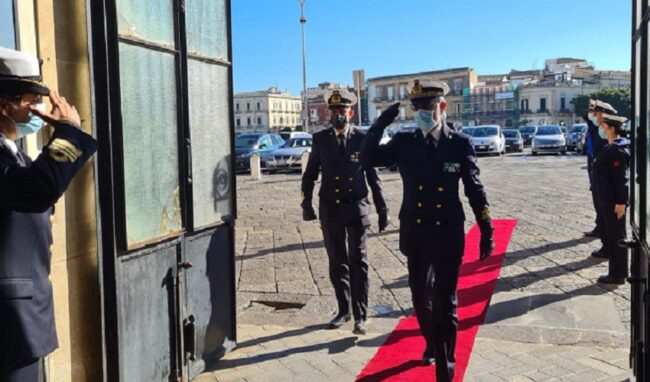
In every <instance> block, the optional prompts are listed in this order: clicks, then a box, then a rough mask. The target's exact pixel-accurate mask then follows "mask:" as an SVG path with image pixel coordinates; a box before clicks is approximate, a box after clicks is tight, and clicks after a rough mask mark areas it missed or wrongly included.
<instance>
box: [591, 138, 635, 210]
mask: <svg viewBox="0 0 650 382" xmlns="http://www.w3.org/2000/svg"><path fill="white" fill-rule="evenodd" d="M593 168H594V170H593V171H594V182H595V187H596V190H597V195H598V204H599V205H601V206H608V207H609V206H612V211H613V210H614V209H613V206H614V204H625V205H627V203H628V201H629V193H630V170H629V168H630V142H629V141H628V140H627V139H625V138H620V139H617V140H616V141H614V142H612V143H610V144H608V145H607V146H605V147H604V148H603V149H602V150H601V151H600V152H599V153H598V156H597V157H596V158H594V164H593Z"/></svg>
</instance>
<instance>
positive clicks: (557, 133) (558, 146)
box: [532, 125, 566, 155]
mask: <svg viewBox="0 0 650 382" xmlns="http://www.w3.org/2000/svg"><path fill="white" fill-rule="evenodd" d="M532 153H533V155H537V154H538V153H556V154H557V153H560V154H562V155H566V139H565V138H564V134H562V129H560V126H556V125H544V126H539V127H538V128H537V132H536V133H535V135H534V136H533V143H532Z"/></svg>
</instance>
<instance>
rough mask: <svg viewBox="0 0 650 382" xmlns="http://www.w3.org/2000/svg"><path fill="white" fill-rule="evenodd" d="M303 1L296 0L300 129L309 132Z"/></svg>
mask: <svg viewBox="0 0 650 382" xmlns="http://www.w3.org/2000/svg"><path fill="white" fill-rule="evenodd" d="M305 1H307V0H298V2H299V3H300V28H301V33H302V129H303V131H306V132H309V108H308V107H307V64H306V61H305V23H306V22H307V19H306V18H305Z"/></svg>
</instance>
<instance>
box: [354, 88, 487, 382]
mask: <svg viewBox="0 0 650 382" xmlns="http://www.w3.org/2000/svg"><path fill="white" fill-rule="evenodd" d="M448 92H449V87H448V86H447V84H446V83H444V82H442V81H418V80H415V81H414V82H413V83H412V84H411V85H410V92H409V98H410V100H411V104H412V107H413V110H414V118H415V120H416V122H417V125H418V128H415V129H409V130H403V131H401V132H399V133H397V134H395V136H394V137H393V139H392V140H391V141H390V142H389V143H387V144H386V145H382V146H380V145H379V140H380V139H381V136H382V132H383V130H384V129H385V128H386V126H388V125H389V124H390V123H391V122H392V121H393V120H394V119H395V117H396V116H397V114H398V113H399V103H396V104H394V105H392V106H390V107H389V108H388V109H386V110H385V111H384V112H383V113H382V114H381V115H380V116H379V118H378V119H377V121H376V122H375V123H374V124H373V126H372V127H371V128H370V130H369V132H368V134H367V135H366V140H365V142H364V145H363V148H362V150H361V158H362V162H363V164H364V166H368V167H370V166H390V165H393V164H397V165H398V167H399V171H400V175H401V177H402V183H403V199H402V207H401V209H400V212H399V219H400V238H399V244H400V251H402V253H404V254H405V255H406V256H407V258H408V272H409V286H410V288H411V294H412V298H413V307H414V308H415V312H416V314H417V319H418V323H419V324H420V330H421V332H422V335H423V336H424V339H425V341H426V348H425V350H424V353H423V356H422V362H423V364H425V365H430V364H432V363H433V362H434V361H435V363H436V378H437V380H438V381H451V380H452V379H453V377H454V367H455V356H454V351H455V345H456V333H457V331H458V316H457V314H456V308H457V306H458V302H457V297H456V287H457V284H458V272H459V269H460V265H461V261H462V256H463V253H464V248H465V232H464V220H465V213H464V212H463V207H462V204H461V201H460V199H459V195H458V192H459V190H458V184H459V181H460V180H462V181H463V185H464V188H465V195H466V196H467V197H468V198H469V202H470V205H471V207H472V210H473V212H474V215H475V217H476V221H477V223H478V226H479V228H480V230H481V240H480V259H481V260H485V259H486V258H487V257H488V256H490V254H491V253H492V250H493V248H494V244H493V237H492V234H493V228H492V221H491V218H490V210H489V207H488V202H487V199H486V196H485V192H484V190H483V185H482V184H481V181H480V180H479V169H478V167H477V164H476V155H475V153H474V148H473V147H472V145H471V143H470V141H469V137H468V136H467V135H465V134H461V133H457V132H455V131H452V130H451V129H449V127H448V126H447V125H446V124H444V123H443V118H442V115H443V113H444V110H441V107H440V106H441V102H440V99H441V97H442V96H444V95H445V94H447V93H448Z"/></svg>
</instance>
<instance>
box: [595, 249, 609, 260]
mask: <svg viewBox="0 0 650 382" xmlns="http://www.w3.org/2000/svg"><path fill="white" fill-rule="evenodd" d="M591 257H595V258H597V259H609V255H607V253H606V252H605V249H604V248H601V249H599V250H597V251H593V252H591Z"/></svg>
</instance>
